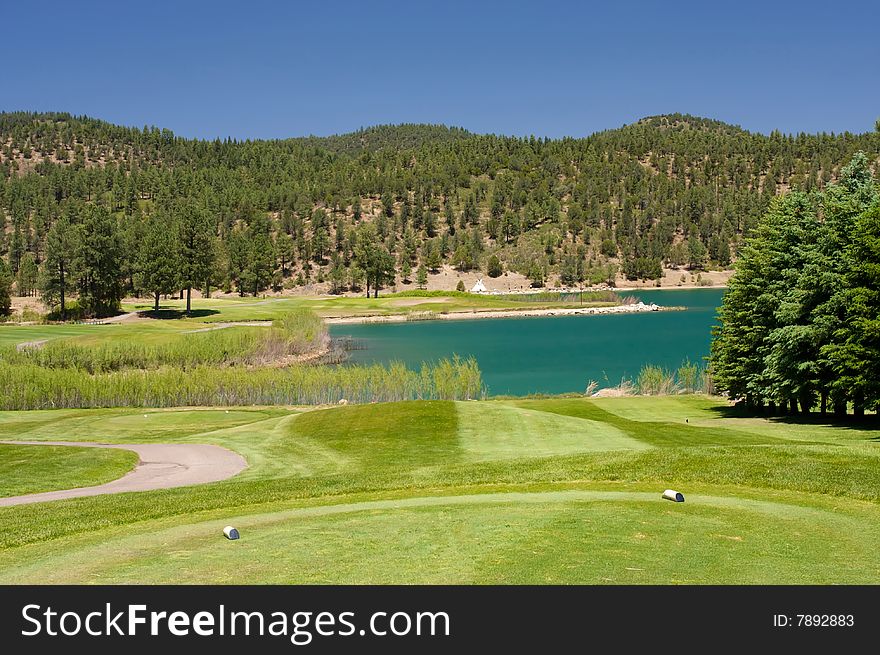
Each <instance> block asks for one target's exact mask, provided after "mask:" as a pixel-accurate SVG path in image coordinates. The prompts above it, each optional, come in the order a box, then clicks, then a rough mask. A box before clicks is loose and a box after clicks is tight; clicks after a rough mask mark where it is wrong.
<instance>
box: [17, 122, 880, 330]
mask: <svg viewBox="0 0 880 655" xmlns="http://www.w3.org/2000/svg"><path fill="white" fill-rule="evenodd" d="M858 151H862V152H864V153H866V156H867V164H866V165H869V166H871V165H874V166H876V163H877V160H878V155H880V136H878V134H876V133H865V134H849V133H844V134H838V135H835V134H819V135H807V134H799V135H790V136H789V135H783V134H781V133H778V132H774V133H772V134H770V135H769V136H768V135H762V134H754V133H750V132H747V131H745V130H742V129H740V128H738V127H735V126H731V125H727V124H724V123H720V122H717V121H712V120H708V119H703V118H695V117H691V116H685V115H667V116H656V117H652V118H646V119H644V120H641V121H639V122H637V123H634V124H632V125H627V126H624V127H622V128H620V129H615V130H609V131H605V132H599V133H596V134H593V135H591V136H589V137H586V138H580V139H575V138H565V139H559V140H549V139H538V138H514V137H506V136H497V135H477V134H472V133H470V132H467V131H465V130H462V129H457V128H448V127H445V126H440V125H399V126H380V127H373V128H368V129H363V130H360V131H358V132H354V133H351V134H346V135H338V136H332V137H306V138H296V139H285V140H274V141H234V140H228V139H227V140H214V141H206V140H194V139H185V138H181V137H177V136H175V135H174V134H173V133H172V132H170V131H169V130H166V129H159V128H155V127H145V128H143V129H137V128H128V127H120V126H116V125H112V124H109V123H106V122H104V121H100V120H96V119H92V118H87V117H74V116H71V115H68V114H47V113H44V114H34V113H26V112H18V113H4V114H0V227H2V229H0V259H2V260H3V265H2V267H0V287H4V288H5V289H6V290H7V291H9V290H11V292H12V293H15V294H19V295H33V294H37V293H39V294H40V295H41V296H42V298H43V299H44V301H45V302H46V303H47V304H48V305H49V306H50V307H52V308H53V309H54V310H55V312H56V313H57V314H58V315H59V316H66V315H67V310H68V306H69V304H70V299H71V298H75V299H76V303H77V312H78V313H80V314H83V315H102V314H106V313H110V312H112V311H114V310H115V308H116V306H118V304H119V301H120V299H121V298H123V297H125V296H130V295H135V296H142V297H150V298H152V299H154V301H155V302H156V303H158V301H159V299H160V298H161V297H162V296H163V295H168V294H172V293H175V294H176V293H181V292H183V294H184V295H185V296H186V297H189V296H190V295H191V292H192V290H193V289H198V290H200V291H201V292H203V293H210V292H211V291H212V290H216V289H220V290H224V291H228V292H238V293H240V294H258V293H261V292H264V291H266V290H275V291H280V290H283V289H296V288H302V287H306V286H309V288H313V289H314V288H320V289H326V290H328V291H330V292H332V293H342V292H360V293H366V292H371V293H374V294H375V293H378V291H379V290H381V289H383V288H387V287H389V286H392V285H395V284H404V285H408V284H412V285H413V286H425V284H427V281H428V273H429V272H437V271H439V270H441V269H443V268H444V267H454V268H455V269H458V270H460V271H480V272H481V273H483V274H485V275H487V276H489V277H498V276H500V275H503V274H504V273H505V272H507V271H512V272H515V273H520V274H522V275H524V276H527V277H528V278H529V280H530V281H531V283H532V284H533V285H534V286H542V285H544V284H554V285H556V284H559V285H561V286H574V285H580V284H596V283H601V282H609V283H612V284H613V283H614V281H615V279H618V278H619V276H621V277H625V278H628V279H632V280H636V279H640V280H656V279H659V278H661V277H662V276H663V274H664V271H665V270H668V269H670V268H675V269H681V270H690V271H702V270H706V269H710V268H713V269H727V268H730V267H731V265H732V263H733V262H734V261H735V260H736V259H737V254H738V251H739V249H740V247H741V244H742V243H743V239H744V238H745V237H746V236H747V235H748V234H750V233H751V232H752V231H753V230H754V229H755V227H756V225H758V222H759V218H760V217H761V216H762V215H763V214H764V213H765V212H766V211H767V210H768V208H770V207H771V205H772V202H773V199H774V198H775V197H777V196H778V195H780V194H783V193H785V192H788V191H791V190H796V191H798V192H801V193H803V194H811V193H813V192H816V191H822V190H823V189H826V188H827V187H828V186H829V184H831V183H833V182H835V181H837V180H839V179H840V178H841V171H842V169H843V167H844V166H845V165H846V164H847V162H849V161H850V159H852V157H853V156H854V154H855V153H856V152H858ZM4 288H0V309H2V307H3V304H4V303H3V302H2V297H3V294H4Z"/></svg>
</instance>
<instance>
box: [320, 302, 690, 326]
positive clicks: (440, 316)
mask: <svg viewBox="0 0 880 655" xmlns="http://www.w3.org/2000/svg"><path fill="white" fill-rule="evenodd" d="M678 309H681V308H680V307H660V306H659V305H654V304H645V303H642V302H637V303H633V304H631V305H615V306H613V307H560V308H555V309H528V308H526V309H488V310H483V311H480V310H478V311H469V312H467V311H466V312H444V313H436V312H413V313H412V314H390V315H376V316H341V317H332V318H325V319H324V321H325V322H326V323H328V324H331V325H332V324H335V325H344V324H351V323H405V322H407V321H425V320H441V321H455V320H470V319H476V318H479V319H482V318H524V317H531V316H593V315H601V314H638V313H644V312H660V311H670V310H678Z"/></svg>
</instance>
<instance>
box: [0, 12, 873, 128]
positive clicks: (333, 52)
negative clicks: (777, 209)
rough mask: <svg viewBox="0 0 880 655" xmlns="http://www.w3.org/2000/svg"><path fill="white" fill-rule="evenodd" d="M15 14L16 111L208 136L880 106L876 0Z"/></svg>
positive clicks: (827, 119) (2, 75) (11, 46)
mask: <svg viewBox="0 0 880 655" xmlns="http://www.w3.org/2000/svg"><path fill="white" fill-rule="evenodd" d="M591 5H595V6H591ZM0 24H2V25H3V27H4V29H3V38H2V43H3V60H4V61H3V64H2V67H0V110H16V109H28V110H41V111H42V110H58V111H69V112H71V113H75V114H88V115H91V116H95V117H98V118H103V119H105V120H108V121H112V122H115V123H121V124H126V125H136V126H143V125H145V124H149V125H158V126H160V127H167V128H170V129H172V130H174V132H175V133H177V134H180V135H182V136H190V137H205V138H213V137H217V136H219V137H226V136H231V137H235V138H274V137H288V136H299V135H305V134H318V135H325V134H332V133H338V132H347V131H351V130H354V129H357V128H358V127H361V126H368V125H374V124H378V123H401V122H428V123H445V124H448V125H458V126H462V127H465V128H467V129H470V130H473V131H476V132H495V133H503V134H516V135H528V134H534V135H538V136H550V137H560V136H584V135H587V134H590V133H592V132H594V131H597V130H602V129H607V128H613V127H618V126H620V125H622V124H624V123H628V122H631V121H634V120H637V119H638V118H640V117H643V116H648V115H654V114H659V113H667V112H676V111H677V112H682V113H690V114H696V115H701V116H707V117H711V118H717V119H720V120H725V121H728V122H731V123H736V124H739V125H742V126H743V127H745V128H747V129H750V130H754V131H761V132H769V131H770V130H773V129H780V130H782V131H784V132H800V131H805V132H819V131H828V132H831V131H834V132H841V131H844V130H849V131H853V132H863V131H868V130H871V129H873V126H874V121H875V120H876V119H877V118H878V116H880V56H878V55H880V38H878V34H880V3H878V2H877V1H876V0H874V1H873V2H867V1H863V0H855V1H852V0H851V1H848V2H840V1H838V2H822V3H815V4H814V3H812V2H808V1H800V2H793V1H790V0H763V1H761V2H753V1H752V0H743V1H740V2H730V3H727V2H714V1H713V0H702V1H701V2H674V1H666V2H647V1H644V2H630V1H627V0H614V1H611V2H601V3H590V2H587V1H584V2H553V1H552V0H544V1H541V2H529V3H526V2H516V1H514V0H510V1H508V2H478V1H476V0H475V1H473V2H458V1H457V0H451V1H450V0H435V1H434V2H422V1H420V0H410V2H389V1H370V0H362V1H360V2H341V1H336V0H323V1H321V2H294V1H289V2H282V1H280V0H279V1H277V2H273V3H270V2H262V1H259V0H241V1H240V2H227V1H226V0H212V1H211V2H186V1H185V0H179V1H178V2H165V1H164V0H154V1H149V2H141V3H133V2H127V1H123V0H115V1H114V2H90V1H88V0H84V1H82V2H72V1H70V0H66V1H65V2H46V1H44V2H17V1H15V0H2V12H0Z"/></svg>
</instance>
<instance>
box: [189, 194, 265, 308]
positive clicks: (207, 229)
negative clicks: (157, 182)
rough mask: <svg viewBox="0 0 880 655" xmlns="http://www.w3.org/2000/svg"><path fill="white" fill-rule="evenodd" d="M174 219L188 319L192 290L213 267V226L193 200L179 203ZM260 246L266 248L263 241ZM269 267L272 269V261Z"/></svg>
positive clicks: (208, 277)
mask: <svg viewBox="0 0 880 655" xmlns="http://www.w3.org/2000/svg"><path fill="white" fill-rule="evenodd" d="M174 216H175V219H176V220H175V223H176V226H177V234H178V244H179V250H180V258H179V266H180V268H179V272H178V275H179V283H180V284H181V285H182V286H183V287H184V288H186V314H187V316H189V314H190V313H191V307H192V301H191V298H192V288H193V287H194V286H199V287H202V286H204V285H205V283H206V282H207V280H209V279H210V277H211V271H212V270H213V268H214V256H215V252H216V250H215V245H214V238H215V226H214V222H213V221H212V220H211V217H210V216H209V215H208V213H207V212H206V211H204V210H203V209H201V208H200V207H198V206H197V205H196V204H195V203H194V202H193V201H183V202H181V203H179V204H178V205H177V207H176V208H175V211H174ZM260 245H261V247H265V243H264V242H263V241H262V240H260ZM172 247H173V246H172ZM272 268H273V270H274V262H273V266H272Z"/></svg>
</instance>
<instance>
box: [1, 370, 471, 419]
mask: <svg viewBox="0 0 880 655" xmlns="http://www.w3.org/2000/svg"><path fill="white" fill-rule="evenodd" d="M485 393H486V391H485V387H484V385H483V381H482V376H481V373H480V369H479V367H478V366H477V363H476V361H475V360H474V359H466V360H461V359H459V358H455V359H452V360H449V359H443V360H440V361H439V362H436V363H430V364H423V365H422V367H421V368H420V369H419V370H413V369H409V368H407V367H406V366H405V365H404V364H402V363H399V362H394V363H391V364H388V365H387V366H382V365H379V364H375V365H370V366H334V367H323V366H291V367H287V368H242V367H238V368H236V367H213V366H197V367H194V368H192V369H191V370H182V369H179V368H160V369H156V370H135V369H127V370H119V371H112V372H106V373H98V374H90V373H89V372H88V371H86V370H83V369H77V368H57V369H52V368H46V367H43V366H37V365H34V364H10V363H7V362H0V409H4V410H24V409H56V408H93V407H183V406H211V405H323V404H329V403H338V402H339V401H340V400H345V401H347V402H350V403H370V402H387V401H395V400H421V399H426V400H428V399H438V400H468V399H477V398H482V397H484V396H485Z"/></svg>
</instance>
